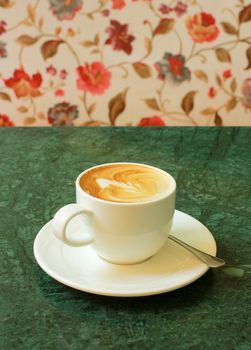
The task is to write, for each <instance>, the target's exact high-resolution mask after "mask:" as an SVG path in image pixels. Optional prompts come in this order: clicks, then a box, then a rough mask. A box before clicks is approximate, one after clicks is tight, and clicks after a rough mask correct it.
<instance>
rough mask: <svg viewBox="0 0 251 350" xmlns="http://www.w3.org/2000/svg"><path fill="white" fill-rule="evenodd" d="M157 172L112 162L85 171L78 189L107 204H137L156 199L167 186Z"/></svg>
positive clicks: (141, 166)
mask: <svg viewBox="0 0 251 350" xmlns="http://www.w3.org/2000/svg"><path fill="white" fill-rule="evenodd" d="M169 181H170V180H169V178H168V176H167V175H165V173H164V172H162V171H161V170H157V169H155V168H151V167H148V166H144V165H139V164H130V163H124V164H123V163H117V164H116V163H113V164H108V165H104V166H99V167H96V168H93V169H91V170H90V171H87V172H85V173H84V174H83V175H82V176H81V178H80V182H79V183H80V186H81V188H82V189H83V190H84V191H85V192H86V193H88V194H89V195H91V196H93V197H96V198H99V199H103V200H106V201H110V202H121V203H137V202H147V201H153V200H156V199H160V198H162V197H163V196H165V195H166V194H167V193H168V192H169V190H170V187H172V186H171V184H170V182H169Z"/></svg>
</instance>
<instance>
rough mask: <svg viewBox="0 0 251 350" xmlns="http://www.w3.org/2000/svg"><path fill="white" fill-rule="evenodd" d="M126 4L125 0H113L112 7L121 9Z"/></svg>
mask: <svg viewBox="0 0 251 350" xmlns="http://www.w3.org/2000/svg"><path fill="white" fill-rule="evenodd" d="M125 5H126V3H125V1H124V0H112V8H113V9H115V10H121V9H122V8H123V7H125Z"/></svg>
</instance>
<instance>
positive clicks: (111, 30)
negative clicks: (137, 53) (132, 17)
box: [105, 20, 135, 55]
mask: <svg viewBox="0 0 251 350" xmlns="http://www.w3.org/2000/svg"><path fill="white" fill-rule="evenodd" d="M110 24H111V26H110V27H108V28H107V29H106V33H108V34H109V38H108V39H107V40H106V42H105V43H106V44H109V45H112V48H113V50H116V51H121V50H122V51H124V52H125V53H127V54H128V55H130V54H131V52H132V45H131V43H132V42H133V40H134V39H135V37H134V36H132V35H130V34H128V24H120V23H119V22H118V21H115V20H111V22H110Z"/></svg>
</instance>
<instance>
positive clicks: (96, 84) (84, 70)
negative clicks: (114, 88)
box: [77, 62, 111, 95]
mask: <svg viewBox="0 0 251 350" xmlns="http://www.w3.org/2000/svg"><path fill="white" fill-rule="evenodd" d="M77 74H78V80H77V88H78V89H79V90H81V91H88V92H90V93H91V94H93V95H102V94H103V93H104V92H105V90H107V89H108V88H109V86H110V81H111V73H110V72H109V71H108V70H107V69H106V68H105V66H104V65H103V63H101V62H93V63H91V64H90V63H86V64H85V65H84V66H79V67H78V68H77Z"/></svg>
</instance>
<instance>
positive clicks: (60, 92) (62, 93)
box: [55, 89, 64, 97]
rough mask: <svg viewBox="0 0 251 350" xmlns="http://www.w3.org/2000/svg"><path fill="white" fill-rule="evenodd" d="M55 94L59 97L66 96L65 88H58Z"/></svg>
mask: <svg viewBox="0 0 251 350" xmlns="http://www.w3.org/2000/svg"><path fill="white" fill-rule="evenodd" d="M55 96H57V97H61V96H64V90H62V89H58V90H56V91H55Z"/></svg>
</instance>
